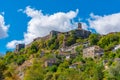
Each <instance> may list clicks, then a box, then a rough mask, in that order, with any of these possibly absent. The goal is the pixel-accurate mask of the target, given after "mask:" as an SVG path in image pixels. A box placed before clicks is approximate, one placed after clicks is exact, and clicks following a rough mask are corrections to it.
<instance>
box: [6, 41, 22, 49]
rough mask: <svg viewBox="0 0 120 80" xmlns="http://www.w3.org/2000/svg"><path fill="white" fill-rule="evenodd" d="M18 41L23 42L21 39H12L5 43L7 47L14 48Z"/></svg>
mask: <svg viewBox="0 0 120 80" xmlns="http://www.w3.org/2000/svg"><path fill="white" fill-rule="evenodd" d="M19 43H24V42H23V41H22V40H21V41H18V40H13V41H11V42H8V44H7V48H10V49H12V48H15V46H16V44H19Z"/></svg>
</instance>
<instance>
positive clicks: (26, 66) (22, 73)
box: [16, 59, 33, 80]
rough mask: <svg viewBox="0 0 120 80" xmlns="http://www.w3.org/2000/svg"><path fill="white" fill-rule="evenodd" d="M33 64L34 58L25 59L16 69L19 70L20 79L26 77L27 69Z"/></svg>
mask: <svg viewBox="0 0 120 80" xmlns="http://www.w3.org/2000/svg"><path fill="white" fill-rule="evenodd" d="M32 64H33V59H30V60H27V61H25V62H24V63H23V64H22V65H21V66H19V67H18V68H17V69H16V72H18V77H19V78H20V80H23V79H24V72H25V70H26V69H27V68H28V67H30V66H31V65H32Z"/></svg>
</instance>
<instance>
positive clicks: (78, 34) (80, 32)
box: [15, 23, 91, 52]
mask: <svg viewBox="0 0 120 80" xmlns="http://www.w3.org/2000/svg"><path fill="white" fill-rule="evenodd" d="M71 32H72V33H74V36H75V37H81V38H83V39H85V38H88V37H89V35H90V34H91V32H90V31H87V30H84V29H82V24H81V23H78V28H77V29H75V30H71V31H68V32H59V31H54V30H52V31H51V32H50V34H49V35H47V36H44V37H38V38H35V39H33V42H34V41H37V40H44V41H45V40H47V39H50V38H52V37H53V36H55V35H56V36H59V35H61V34H64V40H63V44H62V48H65V47H66V40H67V37H69V36H70V35H71ZM31 43H32V42H31ZM31 43H30V44H28V45H26V47H28V46H30V45H31ZM20 45H24V44H20ZM20 45H19V44H18V45H17V46H16V50H15V52H18V51H20V49H22V48H23V46H22V47H21V46H20Z"/></svg>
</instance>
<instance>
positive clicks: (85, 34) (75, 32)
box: [33, 23, 91, 41]
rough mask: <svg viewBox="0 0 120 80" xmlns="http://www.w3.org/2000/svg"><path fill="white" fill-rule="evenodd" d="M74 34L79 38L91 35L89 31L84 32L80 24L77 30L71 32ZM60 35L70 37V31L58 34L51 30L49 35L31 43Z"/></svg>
mask: <svg viewBox="0 0 120 80" xmlns="http://www.w3.org/2000/svg"><path fill="white" fill-rule="evenodd" d="M72 31H73V32H74V34H75V36H76V37H81V38H88V37H89V35H90V34H91V32H90V31H87V30H84V29H82V24H81V23H78V28H77V29H75V30H72ZM60 34H64V35H65V38H66V37H67V36H69V35H71V33H70V31H68V32H59V31H54V30H52V31H51V32H50V34H49V35H47V36H45V37H38V38H35V39H34V40H33V41H36V40H39V39H44V40H46V39H48V38H51V37H53V36H54V35H60Z"/></svg>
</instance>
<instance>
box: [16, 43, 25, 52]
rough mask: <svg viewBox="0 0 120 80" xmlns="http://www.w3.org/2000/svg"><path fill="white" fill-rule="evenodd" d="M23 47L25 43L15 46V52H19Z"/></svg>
mask: <svg viewBox="0 0 120 80" xmlns="http://www.w3.org/2000/svg"><path fill="white" fill-rule="evenodd" d="M23 48H25V44H17V45H16V48H15V52H19V51H20V50H21V49H23Z"/></svg>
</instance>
